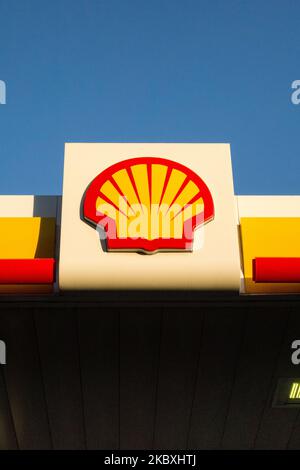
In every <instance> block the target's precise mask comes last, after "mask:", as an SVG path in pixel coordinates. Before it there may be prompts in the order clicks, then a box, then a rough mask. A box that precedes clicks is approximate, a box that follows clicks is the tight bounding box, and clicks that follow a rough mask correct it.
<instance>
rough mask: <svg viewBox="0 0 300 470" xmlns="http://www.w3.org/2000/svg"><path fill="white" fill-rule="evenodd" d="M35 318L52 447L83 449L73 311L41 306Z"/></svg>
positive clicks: (79, 377)
mask: <svg viewBox="0 0 300 470" xmlns="http://www.w3.org/2000/svg"><path fill="white" fill-rule="evenodd" d="M35 319H36V326H37V334H38V340H39V350H40V356H41V365H42V373H43V379H44V384H45V392H46V401H47V407H48V415H49V423H50V429H51V437H52V442H53V447H54V449H84V448H85V429H84V419H83V407H82V392H81V376H80V364H79V348H78V336H77V318H76V312H74V310H73V309H70V308H67V306H65V307H64V308H58V307H55V308H52V307H51V306H50V307H49V308H47V307H43V308H39V309H36V311H35Z"/></svg>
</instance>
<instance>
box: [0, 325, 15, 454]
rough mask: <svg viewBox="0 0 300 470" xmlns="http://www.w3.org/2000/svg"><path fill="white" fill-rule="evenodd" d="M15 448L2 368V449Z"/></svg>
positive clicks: (0, 391)
mask: <svg viewBox="0 0 300 470" xmlns="http://www.w3.org/2000/svg"><path fill="white" fill-rule="evenodd" d="M0 332H1V328H0ZM2 367H3V366H2ZM15 449H18V442H17V436H16V431H15V428H14V423H13V420H12V416H11V410H10V405H9V401H8V396H7V391H6V385H5V382H4V377H3V372H2V371H1V370H0V450H15Z"/></svg>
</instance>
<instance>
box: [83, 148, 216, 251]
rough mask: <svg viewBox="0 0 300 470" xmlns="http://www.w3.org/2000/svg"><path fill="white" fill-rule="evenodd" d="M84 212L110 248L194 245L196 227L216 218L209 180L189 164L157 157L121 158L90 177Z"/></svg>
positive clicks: (180, 248) (158, 248)
mask: <svg viewBox="0 0 300 470" xmlns="http://www.w3.org/2000/svg"><path fill="white" fill-rule="evenodd" d="M83 218H84V220H85V221H86V222H87V223H89V224H92V225H93V226H96V227H97V229H99V233H100V236H102V237H104V238H105V239H106V248H107V251H136V252H140V251H142V252H144V253H149V254H151V253H155V252H157V251H192V249H193V238H194V231H195V229H196V228H197V227H199V226H201V225H203V224H204V223H207V222H209V221H211V220H212V219H213V218H214V204H213V199H212V196H211V193H210V191H209V189H208V187H207V186H206V184H205V183H204V181H203V180H202V179H201V178H200V177H199V176H198V175H197V174H196V173H194V172H193V171H191V170H190V169H189V168H187V167H186V166H184V165H182V164H179V163H177V162H174V161H171V160H168V159H165V158H157V157H140V158H131V159H128V160H123V161H121V162H119V163H116V164H114V165H112V166H110V167H109V168H107V169H106V170H104V171H103V172H102V173H100V174H99V175H98V176H96V178H95V179H94V180H93V181H92V182H91V183H90V185H89V187H88V188H87V190H86V192H85V195H84V199H83Z"/></svg>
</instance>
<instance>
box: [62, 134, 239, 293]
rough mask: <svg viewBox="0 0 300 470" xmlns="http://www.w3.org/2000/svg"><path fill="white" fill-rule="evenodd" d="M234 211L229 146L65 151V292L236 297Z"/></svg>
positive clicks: (129, 146) (135, 146) (93, 147)
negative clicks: (195, 293)
mask: <svg viewBox="0 0 300 470" xmlns="http://www.w3.org/2000/svg"><path fill="white" fill-rule="evenodd" d="M117 195H119V199H118V198H117ZM187 201H189V203H188V204H186V203H187ZM134 203H135V205H137V204H140V206H141V214H142V216H141V215H140V217H141V218H140V220H139V223H137V219H135V217H137V216H136V209H135V208H134ZM196 203H197V204H198V205H197V204H196ZM155 204H156V206H157V207H158V208H159V209H155V210H154V207H156V206H155ZM235 204H236V202H235V198H234V190H233V178H232V168H231V157H230V147H229V145H228V144H149V143H145V144H142V143H139V144H109V143H107V144H106V143H102V144H98V143H87V144H83V143H78V144H76V143H74V144H73V143H71V144H66V147H65V163H64V182H63V201H62V220H61V245H60V263H59V284H60V289H62V290H107V289H132V290H135V289H154V290H156V289H167V290H168V289H177V290H178V289H182V290H191V289H192V290H225V291H226V290H231V291H234V290H236V291H238V290H239V285H240V259H239V245H238V230H237V214H236V205H235ZM121 206H122V207H121ZM104 207H105V208H106V209H103V208H104ZM161 207H164V212H163V215H162V219H159V218H158V217H157V220H160V221H159V222H157V223H156V219H155V217H156V212H155V211H156V210H158V211H159V210H160V209H161ZM174 207H177V208H178V207H179V208H181V209H180V210H178V211H177V213H176V214H175V209H174ZM120 208H121V209H122V210H121V209H120ZM149 208H150V212H151V214H150V215H149V214H148V215H147V216H145V213H147V210H148V209H149ZM199 208H200V209H199ZM145 209H146V210H145ZM106 210H107V212H105V211H106ZM188 210H190V211H191V212H190V214H191V215H190V217H188V216H187V214H188ZM104 212H105V214H104ZM170 213H174V214H175V215H174V216H173V217H170V218H169V219H168V220H171V222H168V223H169V224H170V227H169V228H170V234H169V236H167V237H166V236H165V233H166V225H164V223H165V220H166V216H167V215H169V214H170ZM124 214H125V215H124ZM178 214H181V215H182V214H183V217H182V224H183V225H182V227H183V226H184V228H185V227H186V226H187V223H188V222H189V223H190V222H191V224H190V230H189V233H188V235H187V236H185V235H182V233H183V232H184V230H183V228H182V227H181V226H180V224H179V226H178V224H177V227H175V225H174V221H175V217H177V216H178ZM104 215H105V217H106V218H105V217H104ZM153 215H154V216H155V217H154V219H155V220H154V221H153V219H152V216H153ZM150 219H151V225H149V227H150V228H149V227H148V226H147V224H146V225H145V224H144V222H145V221H146V220H150ZM122 220H123V221H124V220H125V221H127V222H128V221H129V220H130V221H131V227H129V228H128V227H127V228H126V227H125V232H124V229H123V225H122V223H123V222H122ZM176 220H178V219H176ZM155 223H156V225H155ZM105 224H106V225H105ZM172 224H173V225H172ZM171 225H172V226H171ZM108 226H110V227H112V228H110V229H109V230H108V229H107V227H108ZM162 226H163V227H164V228H161V227H162ZM141 227H142V228H141ZM167 228H168V227H167ZM155 230H156V231H158V232H157V233H156V235H154V231H155ZM176 230H177V231H178V230H179V236H178V235H176V233H175V232H176ZM180 230H181V232H180ZM103 233H105V235H106V240H103ZM124 233H125V234H124ZM129 235H130V237H131V238H130V237H129Z"/></svg>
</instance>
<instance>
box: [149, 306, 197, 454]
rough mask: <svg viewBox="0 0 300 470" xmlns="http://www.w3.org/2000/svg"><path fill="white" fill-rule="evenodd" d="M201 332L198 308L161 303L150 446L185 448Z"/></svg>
mask: <svg viewBox="0 0 300 470" xmlns="http://www.w3.org/2000/svg"><path fill="white" fill-rule="evenodd" d="M201 335H202V309H201V308H200V306H199V307H192V306H188V308H187V306H186V304H185V303H184V302H183V303H182V304H180V303H179V304H177V305H176V304H171V305H168V304H166V305H165V306H164V313H163V324H162V336H161V346H160V364H159V382H158V392H157V405H156V416H155V434H154V447H155V448H159V449H185V448H186V446H187V439H188V429H189V425H190V418H191V409H192V402H193V393H194V386H195V381H196V373H197V364H198V357H199V350H200V343H201Z"/></svg>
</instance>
